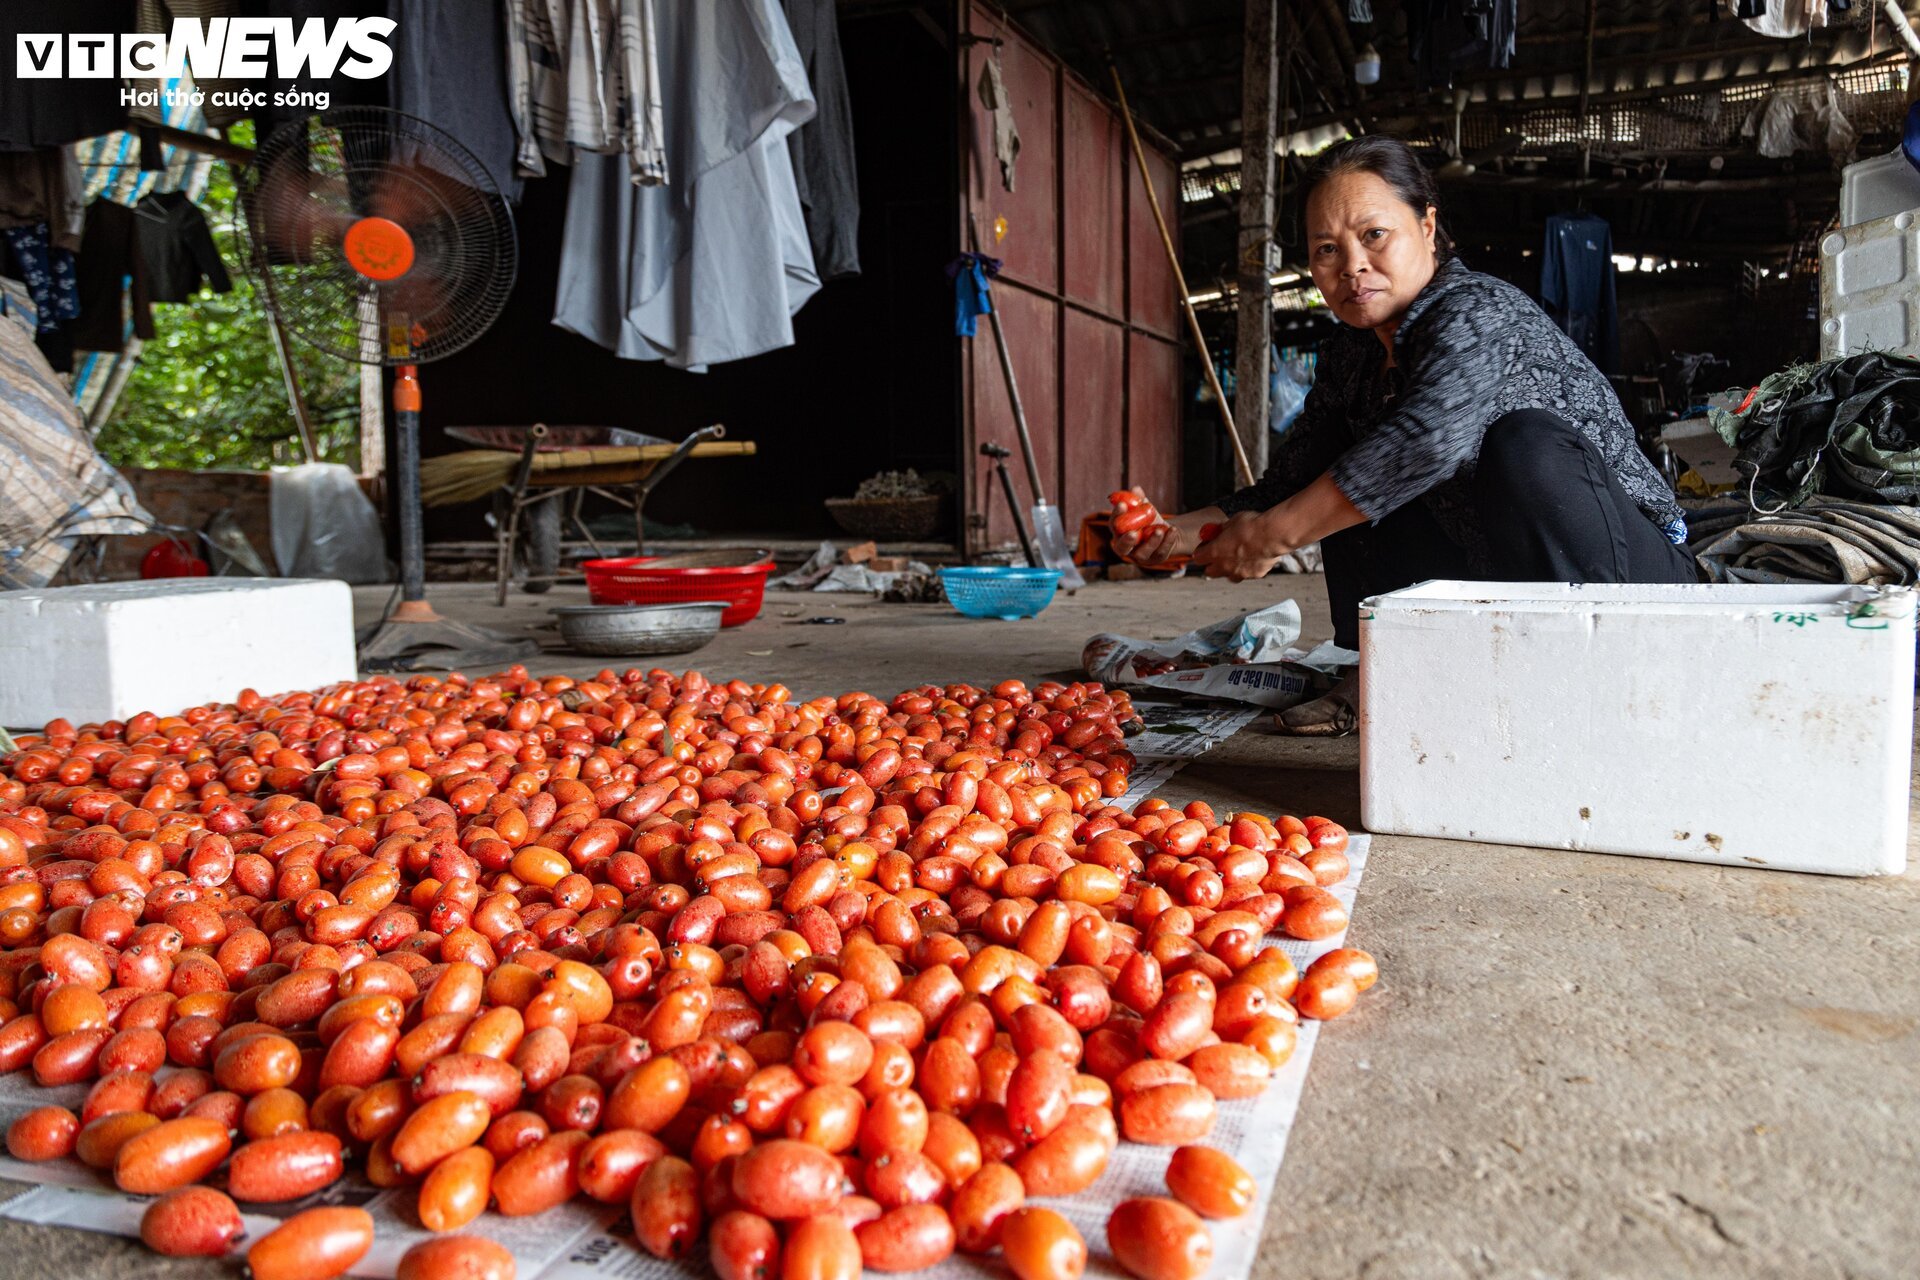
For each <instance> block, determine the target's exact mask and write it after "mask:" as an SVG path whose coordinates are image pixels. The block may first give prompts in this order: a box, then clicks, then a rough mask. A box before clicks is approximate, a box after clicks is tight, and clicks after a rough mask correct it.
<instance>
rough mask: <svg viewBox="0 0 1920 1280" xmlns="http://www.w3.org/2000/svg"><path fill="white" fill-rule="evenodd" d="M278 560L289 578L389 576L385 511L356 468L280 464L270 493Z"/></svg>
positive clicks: (350, 579)
mask: <svg viewBox="0 0 1920 1280" xmlns="http://www.w3.org/2000/svg"><path fill="white" fill-rule="evenodd" d="M267 510H268V513H269V515H270V517H271V519H272V521H273V558H274V560H275V561H276V562H278V564H279V565H280V572H281V574H282V575H283V576H285V577H288V578H338V579H339V580H341V581H342V582H350V583H355V584H360V583H368V582H385V581H386V580H387V551H386V538H385V535H383V534H382V533H381V531H380V515H379V513H378V512H376V511H375V510H374V509H373V503H371V502H369V501H367V495H366V494H364V493H362V492H361V491H360V482H359V481H358V480H357V479H355V478H354V474H353V472H352V471H350V470H349V469H347V468H346V467H343V466H341V465H340V464H339V463H337V462H309V463H304V464H302V465H301V466H297V467H276V468H274V471H273V484H272V486H271V487H270V488H269V489H268V491H267Z"/></svg>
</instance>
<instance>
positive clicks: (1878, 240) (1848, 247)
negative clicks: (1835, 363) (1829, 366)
mask: <svg viewBox="0 0 1920 1280" xmlns="http://www.w3.org/2000/svg"><path fill="white" fill-rule="evenodd" d="M1820 258H1821V262H1820V358H1821V359H1822V360H1837V359H1840V358H1842V357H1845V356H1851V355H1858V354H1859V353H1860V352H1862V351H1891V352H1894V353H1896V354H1899V355H1909V356H1910V355H1920V210H1911V209H1910V210H1907V211H1905V212H1902V213H1896V214H1894V215H1893V216H1892V217H1890V218H1876V219H1874V220H1873V221H1872V222H1863V223H1861V224H1860V225H1859V226H1857V227H1843V228H1842V229H1840V230H1839V231H1830V232H1828V233H1827V235H1826V236H1825V238H1824V239H1822V240H1821V241H1820Z"/></svg>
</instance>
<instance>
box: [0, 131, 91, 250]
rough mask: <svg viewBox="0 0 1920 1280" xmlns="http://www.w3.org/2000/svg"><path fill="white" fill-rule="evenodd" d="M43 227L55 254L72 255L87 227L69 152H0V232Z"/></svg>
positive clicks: (75, 161) (81, 188)
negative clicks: (46, 227) (59, 252)
mask: <svg viewBox="0 0 1920 1280" xmlns="http://www.w3.org/2000/svg"><path fill="white" fill-rule="evenodd" d="M37 222H44V223H46V224H47V226H48V229H49V231H50V233H51V235H52V237H53V244H54V247H55V248H59V249H66V250H68V251H70V252H71V251H76V250H78V249H79V248H80V236H81V232H82V231H83V230H85V228H86V223H87V201H86V180H85V179H84V178H83V177H82V176H81V173H80V160H79V157H78V155H77V154H76V153H75V151H74V149H73V148H72V147H40V148H38V149H37V150H33V151H0V228H4V227H30V226H32V225H34V224H35V223H37Z"/></svg>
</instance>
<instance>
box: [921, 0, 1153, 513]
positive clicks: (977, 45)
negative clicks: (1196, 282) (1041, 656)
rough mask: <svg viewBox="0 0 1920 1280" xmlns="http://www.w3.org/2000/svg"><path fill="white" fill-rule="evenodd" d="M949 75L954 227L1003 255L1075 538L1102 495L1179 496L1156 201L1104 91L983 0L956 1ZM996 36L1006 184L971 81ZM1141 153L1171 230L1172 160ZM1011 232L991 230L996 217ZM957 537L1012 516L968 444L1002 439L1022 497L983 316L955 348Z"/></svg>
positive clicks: (1009, 298)
mask: <svg viewBox="0 0 1920 1280" xmlns="http://www.w3.org/2000/svg"><path fill="white" fill-rule="evenodd" d="M961 22H962V26H963V29H964V31H965V32H966V33H968V34H971V35H973V36H976V37H981V38H982V41H981V42H969V43H965V44H963V46H962V48H963V49H964V51H965V52H964V59H963V61H962V63H961V65H960V67H959V71H960V74H961V75H962V77H963V78H964V80H963V84H962V85H961V86H960V88H961V90H962V92H963V93H964V96H965V102H966V106H967V110H966V111H964V112H963V113H962V117H961V118H962V128H963V129H964V130H965V134H964V136H963V137H962V138H961V154H962V156H963V157H964V160H965V164H966V173H965V175H964V177H963V182H962V190H963V192H964V200H963V204H964V208H963V209H962V210H961V227H960V234H961V237H962V242H963V243H964V241H965V236H966V219H967V216H968V215H969V214H971V215H973V216H974V217H975V218H976V219H977V220H978V225H979V227H980V236H981V241H982V248H983V250H984V251H985V252H987V253H988V254H991V255H993V256H994V257H998V258H1002V259H1004V261H1005V265H1004V266H1003V267H1002V269H1001V274H1000V278H999V280H998V281H997V282H996V283H995V288H994V297H995V299H996V301H997V303H998V305H999V307H1000V309H1001V323H1002V324H1003V325H1004V326H1005V328H1006V332H1007V340H1008V343H1009V345H1010V346H1011V348H1012V352H1013V365H1014V374H1015V376H1016V377H1017V378H1018V379H1019V383H1020V399H1021V402H1022V404H1023V405H1024V407H1025V409H1026V413H1027V425H1028V427H1029V429H1030V430H1031V431H1032V433H1033V442H1034V452H1035V454H1036V455H1037V457H1038V459H1039V465H1040V471H1041V479H1042V481H1043V482H1044V484H1045V485H1046V487H1047V493H1048V496H1049V497H1051V498H1052V499H1053V500H1054V501H1055V502H1056V503H1059V504H1060V506H1061V508H1062V512H1063V516H1064V519H1065V522H1066V524H1067V531H1068V538H1069V540H1071V538H1072V537H1073V533H1074V531H1075V529H1077V527H1078V523H1079V519H1080V517H1081V516H1083V515H1085V514H1087V513H1088V512H1090V511H1095V510H1104V509H1105V507H1106V495H1107V493H1108V492H1109V491H1110V490H1112V489H1114V488H1116V487H1118V486H1121V485H1123V484H1125V485H1132V484H1138V485H1141V486H1143V487H1144V488H1145V489H1146V491H1147V493H1148V495H1149V496H1150V497H1152V498H1154V499H1155V500H1156V501H1158V502H1161V503H1166V504H1175V503H1177V501H1178V498H1179V490H1180V418H1181V415H1180V347H1179V345H1178V344H1179V336H1178V330H1177V327H1176V326H1177V325H1178V323H1179V299H1178V296H1177V294H1176V293H1175V290H1174V284H1173V277H1172V272H1171V271H1170V270H1169V269H1168V266H1167V261H1166V253H1165V250H1164V249H1163V248H1162V247H1161V244H1160V236H1159V233H1158V231H1156V230H1155V229H1154V224H1153V215H1152V211H1151V210H1150V209H1149V208H1148V207H1147V202H1146V195H1145V192H1144V190H1143V189H1142V187H1141V185H1140V179H1139V175H1138V174H1137V173H1136V172H1135V168H1134V163H1133V156H1132V153H1131V149H1130V147H1129V146H1128V143H1127V137H1126V128H1125V126H1124V125H1123V124H1122V123H1121V121H1120V119H1119V116H1118V114H1117V112H1116V111H1115V110H1113V109H1112V108H1110V107H1109V106H1108V105H1107V103H1106V101H1105V99H1104V98H1103V97H1101V96H1098V95H1096V94H1095V93H1093V92H1091V91H1090V90H1089V89H1088V87H1087V86H1086V85H1085V84H1084V83H1083V82H1082V81H1081V80H1080V79H1079V78H1078V77H1077V76H1076V75H1074V74H1073V73H1072V72H1070V71H1066V70H1064V69H1063V68H1062V66H1061V65H1060V63H1059V62H1058V61H1057V60H1056V59H1054V58H1053V57H1052V56H1050V55H1049V54H1047V53H1045V52H1044V51H1042V50H1041V49H1039V48H1038V47H1037V46H1035V45H1033V44H1031V43H1029V42H1028V41H1026V40H1025V39H1023V38H1022V37H1021V35H1020V34H1019V33H1018V32H1017V31H1015V30H1013V29H1011V28H1009V27H1007V26H1005V25H1004V24H1003V23H1002V22H1001V20H1000V17H999V15H998V13H997V12H996V11H994V10H992V9H990V8H988V7H987V6H985V5H981V4H969V5H967V6H966V8H965V9H964V10H963V13H962V19H961ZM996 36H997V37H1000V38H1001V39H1002V41H1003V44H1002V46H1001V48H1000V59H1001V68H1002V73H1003V75H1004V77H1005V80H1006V85H1007V90H1008V93H1009V96H1010V97H1011V99H1012V101H1013V111H1014V119H1015V121H1016V123H1017V124H1018V126H1019V130H1020V157H1019V161H1018V164H1017V166H1016V169H1015V175H1014V190H1013V191H1011V192H1009V191H1008V190H1006V188H1005V187H1004V186H1003V185H1002V183H1001V178H1000V166H999V164H998V162H997V161H996V160H995V158H994V151H993V121H992V117H991V116H990V115H989V114H988V113H987V112H986V110H985V109H983V108H982V107H981V106H980V100H979V96H978V94H977V92H976V86H977V85H978V83H979V79H980V73H981V70H982V68H983V66H984V65H985V63H986V61H987V60H988V59H990V58H992V57H993V56H994V46H993V45H992V44H991V43H987V42H986V41H988V40H991V39H992V38H993V37H996ZM1147 162H1148V165H1149V166H1150V167H1151V169H1152V178H1153V183H1154V188H1155V191H1156V193H1157V194H1158V195H1159V197H1160V202H1161V206H1162V208H1163V209H1164V210H1165V211H1166V214H1167V218H1168V222H1169V225H1170V226H1173V227H1176V228H1177V226H1178V221H1177V219H1178V217H1179V200H1178V194H1179V193H1178V187H1177V182H1176V179H1177V176H1178V175H1177V170H1176V166H1175V164H1174V162H1173V161H1172V160H1170V159H1168V158H1167V157H1165V156H1162V155H1160V154H1158V153H1157V152H1154V151H1153V150H1151V149H1149V151H1148V160H1147ZM1001 217H1004V218H1005V219H1006V222H1007V234H1006V236H1005V238H1004V239H1002V240H1000V241H999V242H998V243H995V241H994V224H995V221H996V219H998V218H1001ZM963 384H964V389H965V390H964V394H965V413H966V432H965V435H964V440H965V445H966V450H967V456H968V459H969V461H968V462H967V464H966V465H965V466H964V467H963V474H964V475H966V476H967V479H968V483H967V494H966V502H967V512H968V522H967V524H968V542H969V547H970V549H971V550H980V549H982V548H985V547H992V546H999V545H1004V544H1007V543H1010V542H1012V540H1013V536H1014V533H1013V525H1012V523H1011V522H1010V520H1009V519H1008V516H1007V512H1006V505H1005V501H1004V499H1003V497H1002V496H1001V495H1000V493H999V492H998V488H997V484H995V482H994V476H993V471H992V469H991V468H990V467H989V466H988V465H987V464H986V461H985V460H984V459H982V458H981V457H980V456H979V452H978V451H979V446H980V444H981V443H982V442H983V441H996V442H998V443H1000V444H1003V445H1005V446H1006V447H1007V448H1009V449H1012V450H1014V451H1015V453H1016V457H1015V458H1014V459H1013V460H1012V463H1011V466H1012V469H1013V472H1014V475H1015V484H1016V487H1017V490H1018V492H1019V494H1020V497H1021V500H1022V502H1023V503H1024V502H1026V501H1027V500H1028V496H1029V495H1028V493H1027V485H1026V483H1025V474H1024V469H1023V468H1022V466H1021V464H1020V461H1019V458H1018V456H1017V454H1018V450H1019V441H1018V438H1017V435H1016V432H1015V430H1014V424H1013V413H1012V409H1011V407H1010V405H1009V403H1008V400H1007V395H1006V387H1005V383H1004V380H1003V379H1002V377H1001V372H1000V365H999V361H998V358H997V357H996V355H995V354H994V350H993V337H992V334H991V332H990V330H989V329H988V328H987V326H986V324H985V323H984V322H983V323H982V325H981V326H980V336H979V337H978V338H976V339H974V340H973V342H972V343H970V344H969V349H968V351H967V352H966V355H965V376H964V378H963Z"/></svg>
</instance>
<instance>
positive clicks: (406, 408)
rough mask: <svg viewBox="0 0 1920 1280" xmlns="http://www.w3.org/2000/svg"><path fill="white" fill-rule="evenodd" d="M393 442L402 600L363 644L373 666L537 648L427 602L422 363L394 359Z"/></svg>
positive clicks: (473, 660)
mask: <svg viewBox="0 0 1920 1280" xmlns="http://www.w3.org/2000/svg"><path fill="white" fill-rule="evenodd" d="M393 426H394V432H393V433H394V438H395V441H396V446H397V447H396V449H395V454H396V456H395V458H394V471H393V476H392V482H393V484H394V485H395V486H396V489H395V493H394V497H395V501H396V503H397V504H398V507H399V511H398V515H399V519H400V603H399V604H397V605H395V606H394V609H393V612H392V613H390V614H388V615H387V620H386V621H385V622H383V623H381V624H380V625H379V626H378V627H377V628H375V630H374V632H373V634H372V635H370V636H368V637H367V638H366V639H365V640H363V641H362V642H361V644H360V665H361V667H362V668H364V669H366V670H368V671H429V670H436V669H446V670H452V669H457V668H460V667H494V666H504V665H506V664H508V663H513V662H518V661H520V660H521V659H522V658H531V657H534V656H536V655H537V654H539V652H540V646H539V644H538V643H537V642H536V641H533V640H530V639H528V638H526V637H525V636H516V635H512V634H509V633H507V632H504V631H495V630H493V629H491V628H489V627H480V626H475V625H473V624H471V623H466V622H455V621H453V620H451V619H448V618H443V617H441V616H440V614H439V613H437V612H435V610H434V607H433V606H432V605H430V604H428V603H427V552H426V537H425V534H424V531H423V528H422V526H423V524H424V520H423V517H422V514H421V505H420V370H419V366H417V365H412V364H403V365H397V366H395V369H394V380H393Z"/></svg>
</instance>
